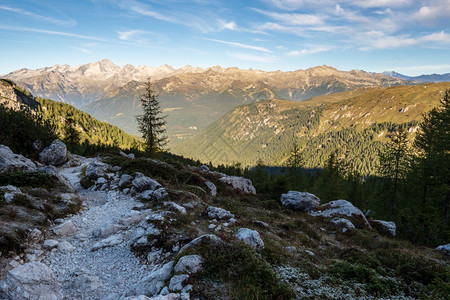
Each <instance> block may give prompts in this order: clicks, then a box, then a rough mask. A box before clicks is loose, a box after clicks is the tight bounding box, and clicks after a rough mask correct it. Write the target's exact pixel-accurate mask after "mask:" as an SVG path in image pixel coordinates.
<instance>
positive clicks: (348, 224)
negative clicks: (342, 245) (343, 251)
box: [331, 218, 355, 232]
mask: <svg viewBox="0 0 450 300" xmlns="http://www.w3.org/2000/svg"><path fill="white" fill-rule="evenodd" d="M331 223H334V224H336V225H344V227H345V228H347V229H354V228H355V225H353V223H352V222H351V221H350V220H347V219H344V218H334V219H332V220H331ZM345 228H344V229H345ZM345 231H346V230H345ZM345 231H344V232H345Z"/></svg>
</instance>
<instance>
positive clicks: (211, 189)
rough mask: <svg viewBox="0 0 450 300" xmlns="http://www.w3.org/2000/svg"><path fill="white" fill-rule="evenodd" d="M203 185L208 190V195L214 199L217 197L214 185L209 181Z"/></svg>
mask: <svg viewBox="0 0 450 300" xmlns="http://www.w3.org/2000/svg"><path fill="white" fill-rule="evenodd" d="M205 185H206V186H207V187H208V189H209V194H210V195H211V196H213V197H215V196H216V195H217V187H216V185H215V184H214V183H212V182H211V181H207V182H205Z"/></svg>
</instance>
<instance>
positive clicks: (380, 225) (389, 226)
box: [367, 219, 397, 236]
mask: <svg viewBox="0 0 450 300" xmlns="http://www.w3.org/2000/svg"><path fill="white" fill-rule="evenodd" d="M367 221H368V222H369V224H370V226H372V228H374V229H376V230H377V231H378V232H380V233H383V234H388V235H391V236H395V234H396V229H397V225H396V224H395V223H394V222H391V221H383V220H373V219H367Z"/></svg>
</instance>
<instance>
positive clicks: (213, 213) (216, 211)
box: [206, 206, 234, 220]
mask: <svg viewBox="0 0 450 300" xmlns="http://www.w3.org/2000/svg"><path fill="white" fill-rule="evenodd" d="M206 213H207V214H208V217H210V218H211V219H219V220H222V219H229V218H234V215H233V214H232V213H230V212H229V211H228V210H225V209H223V208H220V207H215V206H209V207H208V208H207V209H206Z"/></svg>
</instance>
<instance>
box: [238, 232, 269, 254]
mask: <svg viewBox="0 0 450 300" xmlns="http://www.w3.org/2000/svg"><path fill="white" fill-rule="evenodd" d="M236 237H237V238H238V240H240V241H243V242H244V243H246V244H247V245H249V246H250V247H252V248H253V249H256V250H261V249H263V248H264V242H263V240H262V239H261V236H260V235H259V232H258V231H256V230H252V229H249V228H239V230H238V231H237V232H236Z"/></svg>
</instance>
